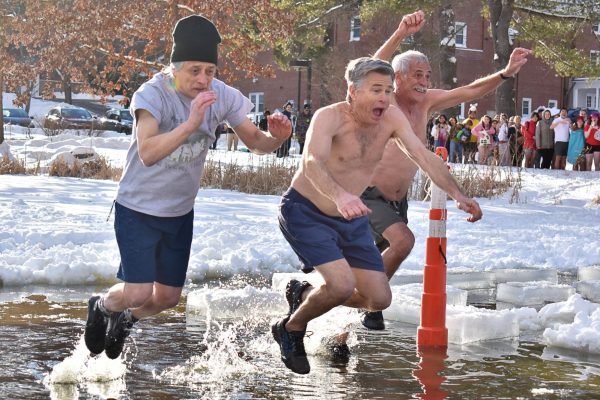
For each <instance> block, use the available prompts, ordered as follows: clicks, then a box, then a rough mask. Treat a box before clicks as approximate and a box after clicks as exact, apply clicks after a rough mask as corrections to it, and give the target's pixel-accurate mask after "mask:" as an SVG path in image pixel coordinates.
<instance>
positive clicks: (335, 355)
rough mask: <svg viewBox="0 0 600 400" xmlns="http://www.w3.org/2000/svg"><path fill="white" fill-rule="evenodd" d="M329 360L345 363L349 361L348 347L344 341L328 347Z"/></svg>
mask: <svg viewBox="0 0 600 400" xmlns="http://www.w3.org/2000/svg"><path fill="white" fill-rule="evenodd" d="M329 351H330V353H331V360H332V361H334V362H338V363H343V364H346V363H348V361H350V348H349V347H348V345H347V344H346V343H335V344H333V345H331V347H330V348H329Z"/></svg>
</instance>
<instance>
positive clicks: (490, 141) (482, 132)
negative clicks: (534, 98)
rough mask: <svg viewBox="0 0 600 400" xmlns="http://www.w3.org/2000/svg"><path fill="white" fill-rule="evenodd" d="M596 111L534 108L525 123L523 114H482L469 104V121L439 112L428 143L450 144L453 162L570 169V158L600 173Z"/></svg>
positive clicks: (434, 145)
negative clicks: (555, 111)
mask: <svg viewBox="0 0 600 400" xmlns="http://www.w3.org/2000/svg"><path fill="white" fill-rule="evenodd" d="M599 117H600V115H599V113H598V112H597V111H594V112H592V113H590V115H587V112H586V110H584V109H582V110H581V111H580V113H579V115H578V116H576V117H574V118H573V119H571V118H569V117H568V116H567V109H566V108H562V109H561V110H560V112H559V114H558V115H552V112H551V110H550V109H539V110H537V111H534V112H533V113H532V114H531V116H530V118H529V120H528V121H525V122H522V121H521V117H520V116H518V115H514V116H510V117H509V116H507V115H506V114H504V113H500V114H496V115H494V116H493V117H490V116H489V115H487V114H484V115H481V116H480V117H478V115H477V105H476V104H472V105H471V106H470V107H469V111H468V116H467V118H466V119H464V120H462V121H461V122H459V119H458V118H457V117H454V116H451V117H449V118H448V117H447V116H446V115H444V114H439V115H437V116H435V117H432V118H431V120H430V123H429V126H428V139H429V143H428V144H429V146H430V147H431V148H432V150H434V149H435V148H437V147H445V148H446V149H447V150H448V155H449V156H448V157H449V159H448V161H449V162H452V163H461V164H468V163H472V164H482V165H500V166H515V167H525V168H542V169H550V168H552V169H563V170H564V169H565V168H566V165H567V161H568V162H569V163H570V164H571V165H572V166H573V170H576V171H592V170H593V171H600V130H599V119H600V118H599Z"/></svg>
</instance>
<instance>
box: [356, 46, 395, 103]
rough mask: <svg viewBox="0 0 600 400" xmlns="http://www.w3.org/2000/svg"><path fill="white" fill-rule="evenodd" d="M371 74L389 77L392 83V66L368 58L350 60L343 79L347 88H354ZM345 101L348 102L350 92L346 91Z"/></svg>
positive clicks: (385, 62)
mask: <svg viewBox="0 0 600 400" xmlns="http://www.w3.org/2000/svg"><path fill="white" fill-rule="evenodd" d="M371 72H377V73H379V74H382V75H389V77H390V78H391V79H392V82H393V81H394V70H393V69H392V66H391V65H390V63H388V62H387V61H383V60H380V59H377V58H370V57H361V58H357V59H355V60H351V61H350V62H349V63H348V66H346V73H345V75H344V76H345V78H346V82H347V83H348V87H349V86H350V84H354V86H355V87H360V86H361V85H362V83H363V81H364V80H365V78H366V77H367V75H369V74H370V73H371ZM346 100H347V101H348V102H350V101H351V99H350V91H348V93H347V95H346Z"/></svg>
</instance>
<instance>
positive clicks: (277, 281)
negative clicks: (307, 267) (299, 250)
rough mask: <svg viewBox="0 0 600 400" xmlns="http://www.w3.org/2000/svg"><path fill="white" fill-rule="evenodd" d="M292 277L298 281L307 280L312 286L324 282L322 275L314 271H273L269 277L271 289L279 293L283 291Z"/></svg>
mask: <svg viewBox="0 0 600 400" xmlns="http://www.w3.org/2000/svg"><path fill="white" fill-rule="evenodd" d="M292 279H297V280H299V281H300V282H302V281H307V282H309V283H310V284H311V285H313V286H321V285H322V284H323V283H324V281H323V277H321V274H319V273H318V272H316V271H313V272H311V273H309V274H305V273H303V272H293V273H288V272H275V273H274V274H273V278H272V279H271V289H273V290H274V291H276V292H279V293H285V286H286V285H287V283H288V282H289V281H291V280H292Z"/></svg>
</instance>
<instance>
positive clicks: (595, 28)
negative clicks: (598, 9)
mask: <svg viewBox="0 0 600 400" xmlns="http://www.w3.org/2000/svg"><path fill="white" fill-rule="evenodd" d="M592 32H593V33H595V34H596V35H600V22H596V23H595V24H593V25H592Z"/></svg>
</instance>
